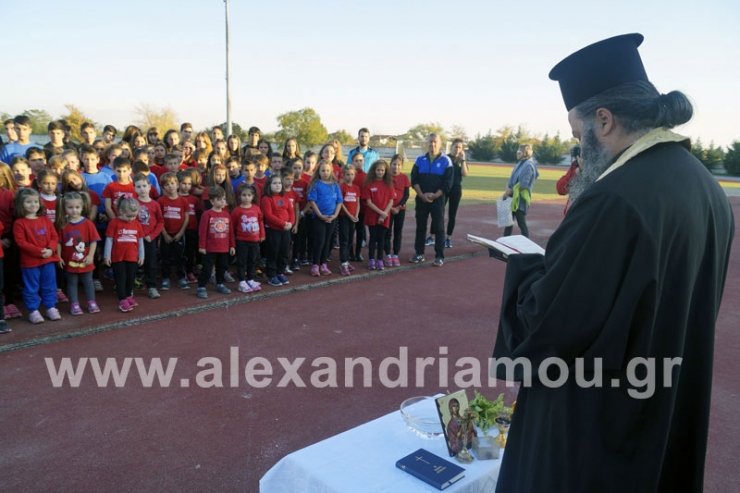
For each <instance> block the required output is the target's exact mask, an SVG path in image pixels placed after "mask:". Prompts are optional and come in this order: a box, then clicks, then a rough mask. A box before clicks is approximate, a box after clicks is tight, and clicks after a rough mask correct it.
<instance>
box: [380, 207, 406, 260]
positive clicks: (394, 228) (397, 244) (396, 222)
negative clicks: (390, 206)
mask: <svg viewBox="0 0 740 493" xmlns="http://www.w3.org/2000/svg"><path fill="white" fill-rule="evenodd" d="M405 220H406V209H401V210H400V211H398V214H391V227H390V228H389V229H388V233H387V234H386V235H385V254H386V255H390V254H391V253H392V254H393V255H398V254H399V252H400V251H401V239H402V232H403V223H404V221H405ZM391 238H392V239H393V240H392V241H391ZM391 243H393V251H391Z"/></svg>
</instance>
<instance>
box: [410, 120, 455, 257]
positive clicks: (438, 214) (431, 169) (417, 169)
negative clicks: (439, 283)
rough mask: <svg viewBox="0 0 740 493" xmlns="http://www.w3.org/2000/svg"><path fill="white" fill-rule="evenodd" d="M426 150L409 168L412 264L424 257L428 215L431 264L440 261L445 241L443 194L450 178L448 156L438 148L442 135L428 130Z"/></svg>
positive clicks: (447, 190)
mask: <svg viewBox="0 0 740 493" xmlns="http://www.w3.org/2000/svg"><path fill="white" fill-rule="evenodd" d="M427 142H428V143H429V152H428V153H426V154H424V155H422V156H419V157H418V158H416V162H414V167H413V168H412V169H411V186H412V187H413V188H414V191H416V238H415V240H414V249H415V250H416V254H415V255H414V256H413V257H411V263H412V264H418V263H419V262H423V261H424V241H425V240H424V237H425V235H426V231H427V218H428V217H429V214H431V215H432V227H431V230H430V232H431V234H433V235H434V266H435V267H442V265H443V264H444V257H445V254H444V243H445V231H444V228H445V194H446V193H449V191H450V189H451V188H452V180H453V178H454V174H453V166H452V161H450V158H449V157H447V156H445V155H443V154H442V151H441V147H442V139H440V138H439V135H437V134H435V133H432V134H429V138H428V139H427Z"/></svg>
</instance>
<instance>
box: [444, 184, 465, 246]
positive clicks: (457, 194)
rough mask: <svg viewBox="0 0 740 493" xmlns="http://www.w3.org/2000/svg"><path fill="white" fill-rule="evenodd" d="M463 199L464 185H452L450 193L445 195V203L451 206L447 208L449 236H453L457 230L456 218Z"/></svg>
mask: <svg viewBox="0 0 740 493" xmlns="http://www.w3.org/2000/svg"><path fill="white" fill-rule="evenodd" d="M460 199H462V187H461V186H457V187H452V190H450V193H448V194H446V195H445V204H446V205H448V206H449V209H448V210H447V236H452V232H453V231H455V218H457V208H458V207H459V206H460Z"/></svg>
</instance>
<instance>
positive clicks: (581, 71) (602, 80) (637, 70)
mask: <svg viewBox="0 0 740 493" xmlns="http://www.w3.org/2000/svg"><path fill="white" fill-rule="evenodd" d="M643 39H644V37H643V35H642V34H636V33H635V34H623V35H621V36H615V37H613V38H609V39H605V40H603V41H599V42H598V43H594V44H592V45H589V46H586V47H585V48H583V49H581V50H578V51H576V52H575V53H573V54H572V55H570V56H569V57H567V58H565V59H564V60H563V61H561V62H560V63H558V64H557V65H555V67H554V68H553V69H552V70H551V71H550V79H552V80H556V81H558V82H559V83H560V92H561V93H562V94H563V101H564V102H565V107H566V108H567V109H568V111H570V110H571V109H573V107H575V106H577V105H578V104H579V103H582V102H583V101H586V100H587V99H588V98H590V97H592V96H596V95H597V94H600V93H602V92H604V91H606V90H607V89H610V88H612V87H615V86H618V85H619V84H623V83H625V82H633V81H638V80H648V78H647V73H645V67H644V66H643V65H642V60H641V59H640V53H638V51H637V47H638V46H640V44H642V40H643Z"/></svg>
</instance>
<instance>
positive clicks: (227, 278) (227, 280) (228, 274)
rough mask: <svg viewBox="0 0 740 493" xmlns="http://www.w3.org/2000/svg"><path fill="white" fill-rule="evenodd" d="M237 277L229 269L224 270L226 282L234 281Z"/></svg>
mask: <svg viewBox="0 0 740 493" xmlns="http://www.w3.org/2000/svg"><path fill="white" fill-rule="evenodd" d="M234 281H236V279H234V276H232V275H231V274H230V273H229V271H226V272H224V282H234Z"/></svg>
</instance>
